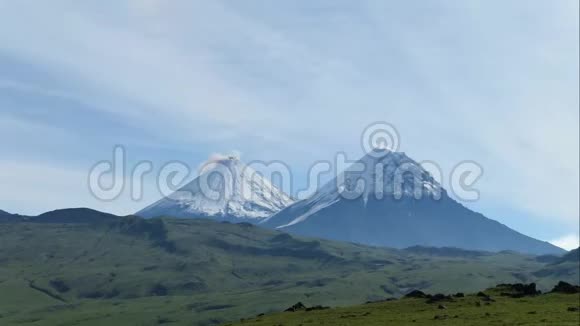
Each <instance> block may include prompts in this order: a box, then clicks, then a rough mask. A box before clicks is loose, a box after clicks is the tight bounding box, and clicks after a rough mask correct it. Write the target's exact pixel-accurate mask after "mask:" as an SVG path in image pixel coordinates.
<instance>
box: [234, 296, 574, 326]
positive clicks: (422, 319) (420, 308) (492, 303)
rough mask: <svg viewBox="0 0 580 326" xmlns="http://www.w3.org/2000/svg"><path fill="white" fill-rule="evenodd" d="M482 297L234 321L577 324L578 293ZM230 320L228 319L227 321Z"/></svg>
mask: <svg viewBox="0 0 580 326" xmlns="http://www.w3.org/2000/svg"><path fill="white" fill-rule="evenodd" d="M485 294H486V295H487V296H483V295H482V294H481V293H480V294H479V295H475V294H473V295H468V296H465V297H456V296H452V297H451V298H448V299H447V298H445V299H442V300H440V301H435V302H430V300H428V299H425V298H404V299H400V300H395V301H388V302H378V303H372V304H366V305H359V306H354V307H347V308H336V309H322V310H319V309H317V310H312V311H306V310H304V309H303V310H301V311H296V312H283V313H276V314H271V315H265V316H259V317H257V318H253V319H247V320H242V321H241V322H240V323H236V324H235V325H248V326H250V325H255V326H260V325H263V326H266V325H268V326H271V325H284V326H292V325H332V326H341V325H348V326H357V325H360V326H373V325H377V326H378V325H381V326H382V325H429V326H431V325H458V326H463V325H482V326H487V325H559V326H565V325H571V326H577V325H579V324H580V307H579V304H580V296H579V294H561V293H550V294H544V295H537V296H526V297H522V298H512V297H509V296H502V295H501V289H490V290H488V291H485ZM228 325H234V324H228Z"/></svg>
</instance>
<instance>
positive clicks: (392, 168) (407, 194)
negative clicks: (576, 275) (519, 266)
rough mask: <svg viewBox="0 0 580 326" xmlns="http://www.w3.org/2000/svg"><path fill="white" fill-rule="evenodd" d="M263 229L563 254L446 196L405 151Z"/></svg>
mask: <svg viewBox="0 0 580 326" xmlns="http://www.w3.org/2000/svg"><path fill="white" fill-rule="evenodd" d="M261 225H262V226H264V227H269V228H276V229H279V230H283V231H286V232H290V233H295V234H299V235H305V236H313V237H321V238H327V239H333V240H341V241H349V242H356V243H361V244H367V245H376V246H388V247H396V248H405V247H411V246H433V247H457V248H462V249H471V250H485V251H502V250H514V251H519V252H524V253H532V254H548V253H551V254H554V253H562V252H563V250H562V249H561V248H558V247H556V246H553V245H552V244H550V243H547V242H543V241H539V240H536V239H533V238H531V237H528V236H525V235H523V234H521V233H518V232H516V231H514V230H512V229H510V228H509V227H507V226H505V225H503V224H501V223H499V222H497V221H494V220H491V219H489V218H486V217H485V216H483V215H482V214H479V213H476V212H474V211H472V210H470V209H468V208H467V207H465V206H463V205H461V204H460V203H458V202H457V201H455V200H454V199H452V198H451V197H449V196H448V194H447V192H446V191H445V189H443V188H442V187H441V186H440V185H439V184H438V183H437V182H436V181H435V180H434V179H433V177H432V176H431V175H430V174H429V173H428V172H427V171H425V170H424V169H423V168H422V167H421V165H420V164H418V163H417V162H415V161H413V160H412V159H410V158H409V157H408V156H407V155H405V154H404V153H399V152H390V151H387V150H375V151H373V152H371V153H369V154H367V155H366V156H365V157H363V158H362V159H361V160H359V161H358V162H356V163H355V164H353V165H352V166H351V167H349V168H348V169H347V170H346V171H344V172H342V173H341V174H340V175H339V176H338V177H337V178H335V179H334V180H332V181H330V182H328V183H327V184H325V185H324V186H323V187H322V188H320V190H319V191H318V192H316V193H315V194H314V195H312V196H311V197H310V198H307V199H305V200H301V201H298V202H296V203H294V204H293V205H290V206H289V207H287V208H285V209H283V210H282V211H280V212H279V213H277V214H275V215H273V216H272V217H270V218H268V219H265V220H264V221H263V222H262V223H261Z"/></svg>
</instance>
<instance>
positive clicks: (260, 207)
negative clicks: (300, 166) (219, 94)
mask: <svg viewBox="0 0 580 326" xmlns="http://www.w3.org/2000/svg"><path fill="white" fill-rule="evenodd" d="M292 203H293V200H292V198H291V197H290V196H288V195H287V194H286V193H284V192H283V191H282V190H281V189H279V188H278V187H276V186H275V185H273V184H272V183H270V181H268V180H266V179H265V178H264V177H263V176H262V175H261V174H260V173H257V172H256V171H255V170H254V169H252V168H251V167H249V166H247V165H245V164H244V163H242V162H241V161H240V159H239V158H237V157H235V156H228V157H224V158H220V159H214V160H211V161H209V162H207V163H206V164H204V166H203V167H202V168H201V170H200V174H199V176H198V177H197V178H195V179H194V180H193V181H191V182H190V183H188V184H187V185H185V186H184V187H182V188H180V189H179V190H178V191H176V192H174V193H173V194H171V195H170V196H168V197H165V198H162V199H161V200H159V201H157V202H156V203H154V204H152V205H150V206H148V207H146V208H145V209H143V210H141V211H139V212H138V213H137V214H136V215H138V216H142V217H156V216H174V217H184V218H193V217H214V218H216V219H220V220H235V221H240V220H245V221H250V222H258V221H260V220H262V219H264V218H267V217H269V216H271V215H272V214H275V213H277V212H278V211H280V210H281V209H283V208H285V207H286V206H288V205H290V204H292Z"/></svg>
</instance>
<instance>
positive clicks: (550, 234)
mask: <svg viewBox="0 0 580 326" xmlns="http://www.w3.org/2000/svg"><path fill="white" fill-rule="evenodd" d="M578 9H579V8H578V1H576V0H560V1H545V0H543V1H534V0H531V1H530V0H512V1H499V0H496V1H489V0H486V1H460V0H440V1H435V0H432V1H382V0H377V1H284V2H282V1H255V0H249V1H180V0H176V1H161V0H133V1H84V2H78V1H50V2H47V1H46V2H39V1H27V0H22V1H5V0H0V139H1V140H0V141H1V144H2V156H0V182H1V184H2V187H1V189H0V209H4V210H7V211H12V212H18V213H23V214H36V213H40V212H43V211H46V210H51V209H55V208H61V207H75V206H88V207H93V208H96V209H101V210H105V211H109V212H114V213H119V214H128V213H132V212H134V211H136V210H138V209H140V208H142V207H143V206H145V205H147V204H149V203H150V202H152V201H154V200H155V199H156V198H158V197H159V194H158V192H156V190H155V189H154V188H155V187H153V185H152V182H153V181H152V180H151V179H147V180H146V181H147V185H149V187H146V189H145V192H146V193H145V199H144V200H143V201H142V202H133V201H131V200H130V197H129V195H128V192H125V193H123V195H122V196H120V197H119V198H118V199H117V200H115V201H113V202H101V201H98V200H96V199H94V198H92V197H91V195H90V193H89V191H88V187H87V175H88V171H89V169H90V168H91V166H93V165H94V164H95V163H96V162H97V161H100V160H105V159H109V158H110V157H111V155H112V151H113V147H114V146H115V145H116V144H121V145H123V146H125V148H126V149H127V151H128V160H129V162H130V163H135V162H138V161H139V160H151V161H152V162H153V163H154V165H155V166H156V167H158V166H160V165H161V164H162V163H163V162H167V161H170V160H181V161H185V162H189V163H190V164H191V165H193V166H198V165H199V164H200V163H201V162H203V161H204V160H206V159H207V157H208V156H209V155H210V154H211V153H213V152H229V151H232V150H235V151H240V152H241V153H242V157H243V158H244V159H245V160H254V159H259V160H266V161H269V160H282V161H284V162H286V163H288V164H289V165H290V166H291V167H292V169H293V172H294V178H295V182H296V183H297V184H300V183H301V182H303V181H302V180H304V179H305V173H306V171H307V169H308V167H309V165H310V164H311V163H312V162H314V161H317V160H324V159H331V158H332V157H333V155H334V153H336V152H337V151H345V152H346V153H348V154H349V155H351V157H353V158H357V157H359V156H361V155H362V152H361V149H360V146H359V138H360V134H361V132H362V130H363V128H364V127H365V126H367V125H368V124H370V123H372V122H374V121H388V122H390V123H392V124H393V125H395V126H396V127H397V129H398V131H399V133H400V134H401V150H403V151H405V152H406V153H407V154H408V155H409V156H411V157H413V158H414V159H416V160H433V161H435V162H437V163H439V164H440V165H441V166H442V167H443V169H444V171H447V170H449V169H450V168H451V167H452V166H453V165H454V164H455V163H457V162H459V161H462V160H474V161H476V162H478V163H479V164H481V165H482V166H483V167H484V171H485V172H484V175H483V177H482V178H481V179H480V181H479V183H478V185H477V186H478V188H479V189H480V191H481V199H480V200H479V201H478V202H475V203H469V204H466V205H468V206H469V207H472V208H474V209H476V210H478V211H480V212H482V213H484V214H486V215H487V216H488V217H490V218H494V219H497V220H499V221H500V222H502V223H505V224H507V225H508V226H510V227H513V228H515V229H516V230H518V231H521V232H523V233H526V234H529V235H531V236H534V237H536V238H539V239H543V240H550V241H555V240H558V239H560V240H562V239H564V240H562V241H566V243H567V245H568V246H573V245H576V246H577V244H578V240H577V235H578V228H579V225H578V217H579V211H578V210H579V208H578V205H579V204H578V197H579V190H578V189H579V184H578V180H579V170H578V166H579V150H578V148H579V141H578V133H579V130H578V120H579V95H578V88H579V80H578V71H579V65H578V55H579V49H578V43H579V36H578ZM559 243H561V242H559ZM570 244H572V245H570Z"/></svg>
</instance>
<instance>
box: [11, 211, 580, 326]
mask: <svg viewBox="0 0 580 326" xmlns="http://www.w3.org/2000/svg"><path fill="white" fill-rule="evenodd" d="M548 267H549V264H548V263H545V262H541V261H538V260H537V259H536V258H535V257H532V256H526V255H520V254H517V253H511V252H504V253H498V254H492V253H485V252H473V251H462V250H457V249H451V248H447V249H445V248H439V249H432V248H431V249H425V248H411V249H409V250H394V249H385V248H373V247H366V246H361V245H357V244H350V243H340V242H331V241H323V240H317V239H307V238H298V237H293V236H290V235H287V234H285V233H281V232H276V231H271V230H265V229H261V228H258V227H256V226H252V225H250V224H230V223H218V222H213V221H209V220H201V219H192V220H184V219H171V218H167V219H152V220H144V219H140V218H137V217H115V216H111V215H107V214H100V213H98V212H94V211H88V210H66V211H57V212H52V213H50V214H44V215H41V216H39V217H30V218H25V219H19V220H18V221H17V222H7V223H0V325H103V324H107V323H109V324H111V325H157V324H168V323H171V325H196V324H200V325H205V324H219V323H223V322H227V321H232V320H238V319H239V318H243V317H248V316H254V315H257V314H259V313H267V312H276V311H281V310H283V309H285V308H287V307H289V306H290V305H292V304H294V303H296V302H297V301H303V302H305V303H307V304H308V305H325V306H333V307H334V306H347V305H353V304H360V303H364V302H366V301H375V300H381V299H386V298H392V297H399V296H401V295H404V294H405V293H407V292H408V291H410V290H413V289H421V290H424V291H429V292H445V293H454V292H458V291H463V292H470V291H477V290H479V289H482V288H486V287H489V286H492V285H494V284H497V283H505V282H509V283H515V282H529V281H536V282H538V284H539V286H540V288H542V289H547V288H549V287H551V286H553V284H555V283H556V281H557V280H560V279H562V280H565V281H568V282H574V283H577V280H578V271H577V270H575V271H574V270H572V271H569V272H567V273H568V274H565V275H562V274H559V275H557V276H554V275H552V274H547V275H543V276H542V275H540V276H538V275H537V273H538V271H542V270H544V269H546V268H548Z"/></svg>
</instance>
